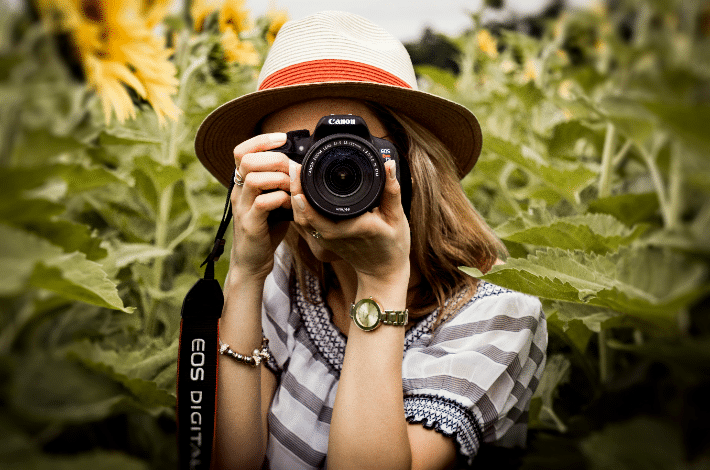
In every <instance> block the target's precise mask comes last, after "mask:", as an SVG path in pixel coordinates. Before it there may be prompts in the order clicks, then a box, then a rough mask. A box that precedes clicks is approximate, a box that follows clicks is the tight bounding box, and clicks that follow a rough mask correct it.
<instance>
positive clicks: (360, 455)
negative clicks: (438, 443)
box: [328, 281, 412, 470]
mask: <svg viewBox="0 0 710 470" xmlns="http://www.w3.org/2000/svg"><path fill="white" fill-rule="evenodd" d="M406 293H407V282H406V281H402V282H399V283H396V285H394V286H392V285H388V284H387V283H382V282H380V283H372V284H370V283H362V282H361V283H360V284H359V287H358V293H357V296H356V299H358V300H359V299H362V298H367V297H370V296H372V297H373V298H374V299H375V300H377V301H378V302H379V303H380V304H381V305H382V306H383V308H385V309H396V310H403V309H404V307H405V304H406ZM404 333H405V328H403V327H397V326H390V325H380V326H379V327H378V328H377V329H376V330H374V331H370V332H366V331H362V330H360V329H359V328H358V327H357V326H355V325H354V324H351V326H350V329H349V333H348V343H347V347H346V351H345V359H344V362H343V370H342V372H341V375H340V382H339V384H338V392H337V395H336V398H335V404H334V407H333V417H332V420H331V427H330V437H329V444H328V465H329V467H331V468H336V469H339V470H340V469H346V468H358V469H368V468H371V469H381V468H387V469H397V468H407V469H408V468H410V466H411V458H412V456H411V450H410V446H409V438H408V434H407V422H406V420H405V418H404V404H403V395H402V354H403V349H404Z"/></svg>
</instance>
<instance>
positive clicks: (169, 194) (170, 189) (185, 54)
mask: <svg viewBox="0 0 710 470" xmlns="http://www.w3.org/2000/svg"><path fill="white" fill-rule="evenodd" d="M189 40H190V37H189V35H187V34H182V35H181V36H180V42H179V43H178V45H177V48H176V49H177V55H176V63H177V64H178V67H179V70H182V74H181V76H180V86H179V90H178V96H177V106H178V107H179V108H180V109H181V110H184V109H185V105H186V100H187V96H188V93H187V89H188V88H189V82H190V78H191V77H192V75H193V73H194V72H195V70H197V69H198V68H199V67H200V66H201V65H202V64H204V63H205V61H206V59H205V58H200V59H198V60H196V61H195V62H193V63H192V64H190V65H186V62H187V60H188V59H189V48H188V43H189ZM183 126H184V115H183V114H182V113H181V114H180V115H179V116H178V118H177V119H176V120H175V121H170V122H169V123H168V133H167V136H166V139H165V143H164V144H163V145H164V146H163V164H165V165H169V166H175V165H177V164H178V163H179V162H178V157H179V144H180V136H181V134H182V130H183ZM174 193H175V183H171V184H170V185H168V186H166V187H165V188H164V189H163V190H162V192H161V193H160V196H159V199H158V213H157V216H156V221H155V246H157V247H159V248H167V247H168V246H171V248H174V246H173V245H172V244H170V243H169V242H168V230H169V228H170V213H171V212H172V204H173V197H174ZM164 269H165V266H164V259H158V260H156V261H155V263H154V265H153V285H154V286H155V288H156V290H157V291H161V290H162V282H163V275H164ZM156 308H157V305H156V302H153V305H152V308H151V310H150V311H151V315H150V316H149V318H148V321H147V323H148V324H147V329H148V332H150V333H155V327H156V324H155V321H156V320H155V315H154V313H153V312H155V310H156Z"/></svg>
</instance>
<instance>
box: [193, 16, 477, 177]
mask: <svg viewBox="0 0 710 470" xmlns="http://www.w3.org/2000/svg"><path fill="white" fill-rule="evenodd" d="M316 98H354V99H360V100H365V101H372V102H376V103H379V104H381V105H384V106H387V107H389V108H391V109H393V110H394V111H397V112H399V113H402V114H405V115H407V116H409V117H410V118H412V119H413V120H415V121H416V122H418V123H419V124H421V125H423V126H424V127H425V128H427V129H428V130H429V131H430V132H432V133H433V134H434V135H435V136H437V137H438V138H439V139H440V140H441V141H442V142H443V143H444V145H446V146H447V148H448V149H449V150H450V151H451V154H452V155H453V156H454V159H455V160H456V166H457V168H458V173H459V177H460V178H463V177H464V176H465V175H466V174H467V173H468V172H469V171H470V170H471V168H473V165H474V164H475V163H476V160H477V159H478V156H479V154H480V152H481V128H480V126H479V124H478V121H477V120H476V117H475V116H474V115H473V113H471V112H470V111H469V110H468V109H466V108H465V107H464V106H461V105H459V104H457V103H454V102H453V101H449V100H447V99H444V98H441V97H438V96H435V95H432V94H430V93H426V92H423V91H419V90H418V89H417V81H416V77H415V75H414V68H413V67H412V62H411V59H410V58H409V54H408V53H407V51H406V49H405V48H404V46H403V45H402V43H401V42H399V41H398V40H397V39H396V38H394V37H393V36H392V35H390V34H389V33H388V32H386V31H384V30H383V29H382V28H380V27H379V26H377V25H375V24H373V23H371V22H370V21H368V20H366V19H365V18H362V17H360V16H358V15H354V14H352V13H345V12H338V11H324V12H320V13H316V14H314V15H311V16H308V17H306V18H304V19H302V20H298V21H289V22H287V23H285V24H284V25H283V27H282V28H281V30H280V31H279V33H278V35H277V37H276V40H275V41H274V44H273V45H272V47H271V50H270V51H269V54H268V56H267V57H266V61H265V62H264V65H263V67H262V69H261V73H260V75H259V78H258V89H257V91H255V92H252V93H248V94H246V95H243V96H240V97H239V98H235V99H233V100H231V101H229V102H227V103H225V104H223V105H222V106H220V107H219V108H217V109H215V110H214V111H213V112H212V113H210V114H209V115H208V116H207V118H205V120H204V121H203V122H202V124H201V125H200V128H199V129H198V131H197V136H196V138H195V152H196V153H197V157H198V158H199V159H200V161H201V162H202V164H203V165H204V166H205V167H206V168H207V169H208V170H209V171H210V173H212V174H213V175H214V176H215V177H216V178H217V179H218V180H219V181H220V182H221V183H222V184H223V185H225V186H228V185H229V181H230V180H231V178H232V175H233V174H234V155H233V150H234V147H236V146H237V144H239V143H240V142H242V141H244V140H246V139H248V138H250V137H252V136H254V135H255V134H256V133H257V127H258V125H259V123H260V122H261V120H262V119H263V118H264V117H265V116H267V115H269V114H271V113H273V112H275V111H278V110H279V109H282V108H285V107H287V106H289V105H292V104H295V103H298V102H301V101H306V100H311V99H316Z"/></svg>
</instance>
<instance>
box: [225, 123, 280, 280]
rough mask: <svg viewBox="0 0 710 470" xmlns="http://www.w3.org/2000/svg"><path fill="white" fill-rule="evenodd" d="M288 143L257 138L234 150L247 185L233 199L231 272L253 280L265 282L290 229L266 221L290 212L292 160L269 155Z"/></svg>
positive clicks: (268, 137) (275, 136) (276, 136)
mask: <svg viewBox="0 0 710 470" xmlns="http://www.w3.org/2000/svg"><path fill="white" fill-rule="evenodd" d="M285 143H286V134H284V133H281V132H277V133H273V134H261V135H257V136H255V137H252V138H251V139H249V140H246V141H244V142H242V143H241V144H239V145H237V146H236V148H235V149H234V162H235V164H236V168H237V170H238V171H239V173H240V174H241V175H242V178H243V181H244V185H243V186H238V185H234V189H233V190H232V195H231V202H232V215H233V217H234V222H233V224H234V239H233V242H232V255H231V265H230V270H237V271H238V272H240V273H241V274H242V275H244V276H248V277H251V278H252V279H265V278H266V276H267V275H268V274H269V273H270V272H271V269H272V268H273V265H274V252H275V251H276V247H277V246H278V245H279V243H281V241H282V240H283V238H284V236H285V235H286V230H287V229H288V222H280V223H278V224H276V225H275V226H269V223H268V221H267V218H268V216H269V212H270V211H272V210H274V209H276V208H278V207H284V208H288V209H290V208H291V197H290V194H289V193H288V191H289V189H290V183H291V180H290V178H289V162H290V160H289V159H288V157H287V156H286V155H284V154H283V153H280V152H271V151H269V150H271V149H274V148H277V147H280V146H282V145H283V144H285ZM268 190H274V191H268ZM267 191H268V192H267Z"/></svg>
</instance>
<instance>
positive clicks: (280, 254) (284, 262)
mask: <svg viewBox="0 0 710 470" xmlns="http://www.w3.org/2000/svg"><path fill="white" fill-rule="evenodd" d="M292 265H293V260H292V257H291V254H290V253H289V251H288V249H287V248H286V246H285V245H284V244H281V245H280V246H279V247H278V248H277V249H276V253H275V254H274V268H273V270H272V271H271V273H270V274H269V275H268V276H267V278H266V282H265V283H264V295H263V300H262V309H261V328H262V330H263V334H264V336H265V337H266V338H267V339H268V340H269V351H270V352H271V360H269V361H268V362H267V363H266V365H267V367H269V369H271V371H272V372H274V373H275V374H277V375H279V374H280V373H281V371H282V370H283V365H284V363H285V362H286V361H287V360H288V358H289V357H290V356H291V351H293V348H294V347H295V343H294V340H293V338H294V335H293V331H292V330H293V329H294V325H293V323H294V319H293V318H291V298H290V295H289V293H290V291H289V289H290V282H289V280H290V274H291V268H292Z"/></svg>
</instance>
